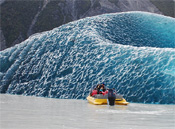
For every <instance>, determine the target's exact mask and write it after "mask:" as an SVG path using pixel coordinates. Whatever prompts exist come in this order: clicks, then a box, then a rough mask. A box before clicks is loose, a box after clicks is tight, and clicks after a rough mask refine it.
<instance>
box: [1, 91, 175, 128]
mask: <svg viewBox="0 0 175 129" xmlns="http://www.w3.org/2000/svg"><path fill="white" fill-rule="evenodd" d="M0 128H1V129H93V128H95V129H107V128H111V129H174V128H175V106H174V105H156V104H137V103H130V104H129V105H128V106H119V105H115V106H107V105H99V106H96V105H92V104H89V103H88V102H87V101H86V100H76V99H53V98H43V97H34V96H32V97H30V96H20V95H7V94H4V95H2V94H0Z"/></svg>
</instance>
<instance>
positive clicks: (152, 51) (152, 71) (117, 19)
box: [0, 12, 175, 104]
mask: <svg viewBox="0 0 175 129" xmlns="http://www.w3.org/2000/svg"><path fill="white" fill-rule="evenodd" d="M0 62H1V64H0V92H1V93H8V94H18V95H21V94H22V95H28V96H40V97H49V98H61V99H63V98H64V99H85V98H86V97H87V95H88V94H89V90H90V89H91V87H93V86H94V85H96V84H98V83H103V82H104V83H105V84H106V86H107V87H109V88H115V89H116V90H117V92H119V93H120V94H122V95H124V98H125V99H126V100H127V101H129V102H138V103H156V104H175V19H174V18H170V17H166V16H162V15H157V14H151V13H145V12H127V13H114V14H105V15H99V16H94V17H90V18H84V19H81V20H78V21H74V22H71V23H68V24H65V25H63V26H61V27H58V28H55V29H53V30H51V31H47V32H43V33H39V34H35V35H33V36H31V37H30V38H28V39H27V40H25V41H24V42H22V43H21V44H18V45H16V46H14V47H11V48H9V49H6V50H4V51H1V52H0Z"/></svg>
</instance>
